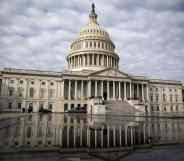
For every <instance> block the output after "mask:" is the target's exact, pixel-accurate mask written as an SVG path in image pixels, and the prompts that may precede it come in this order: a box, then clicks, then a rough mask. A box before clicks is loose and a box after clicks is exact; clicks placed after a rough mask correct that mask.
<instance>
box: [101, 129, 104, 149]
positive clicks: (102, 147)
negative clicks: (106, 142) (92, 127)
mask: <svg viewBox="0 0 184 161" xmlns="http://www.w3.org/2000/svg"><path fill="white" fill-rule="evenodd" d="M103 129H104V127H101V147H102V148H103Z"/></svg>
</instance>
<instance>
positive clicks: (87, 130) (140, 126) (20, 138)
mask: <svg viewBox="0 0 184 161" xmlns="http://www.w3.org/2000/svg"><path fill="white" fill-rule="evenodd" d="M0 124H1V126H0V138H1V139H0V152H1V153H7V152H8V153H11V152H25V151H26V152H27V151H29V152H30V151H39V152H40V151H59V152H63V153H65V152H69V151H70V152H71V151H74V152H85V151H88V152H89V151H92V152H102V151H119V150H121V149H130V148H132V147H139V146H146V145H155V144H156V145H157V144H158V145H159V144H173V143H183V142H184V120H183V119H173V118H172V119H169V118H167V119H166V118H158V117H152V118H151V117H117V116H116V117H113V116H110V115H109V116H87V115H85V114H31V115H28V116H25V117H19V118H14V119H8V120H3V121H1V123H0Z"/></svg>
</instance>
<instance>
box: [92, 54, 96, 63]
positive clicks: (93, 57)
mask: <svg viewBox="0 0 184 161" xmlns="http://www.w3.org/2000/svg"><path fill="white" fill-rule="evenodd" d="M94 60H95V55H94V54H92V65H94Z"/></svg>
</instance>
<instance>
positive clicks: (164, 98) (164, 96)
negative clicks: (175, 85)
mask: <svg viewBox="0 0 184 161" xmlns="http://www.w3.org/2000/svg"><path fill="white" fill-rule="evenodd" d="M163 101H164V102H165V101H166V95H165V93H163Z"/></svg>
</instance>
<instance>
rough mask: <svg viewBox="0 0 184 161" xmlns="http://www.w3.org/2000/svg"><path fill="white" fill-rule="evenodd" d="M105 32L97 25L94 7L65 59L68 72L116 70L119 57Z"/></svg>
mask: <svg viewBox="0 0 184 161" xmlns="http://www.w3.org/2000/svg"><path fill="white" fill-rule="evenodd" d="M114 50H115V45H114V44H113V42H112V41H111V39H110V36H109V34H108V33H107V31H106V30H105V29H104V28H103V27H101V26H100V25H99V24H98V23H97V14H96V13H95V6H94V4H92V10H91V12H90V14H89V23H88V24H87V25H86V26H85V27H83V28H82V29H81V30H80V32H79V37H78V38H77V39H75V40H74V41H73V42H72V43H71V45H70V53H69V55H68V57H67V61H68V68H69V70H83V69H85V70H99V69H104V68H109V67H110V68H118V63H119V56H118V55H117V54H116V53H115V52H114Z"/></svg>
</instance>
